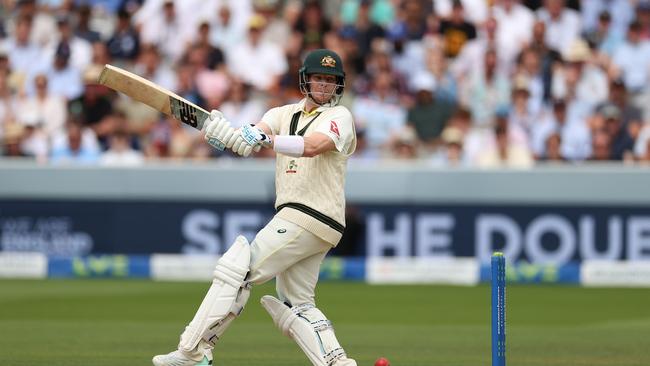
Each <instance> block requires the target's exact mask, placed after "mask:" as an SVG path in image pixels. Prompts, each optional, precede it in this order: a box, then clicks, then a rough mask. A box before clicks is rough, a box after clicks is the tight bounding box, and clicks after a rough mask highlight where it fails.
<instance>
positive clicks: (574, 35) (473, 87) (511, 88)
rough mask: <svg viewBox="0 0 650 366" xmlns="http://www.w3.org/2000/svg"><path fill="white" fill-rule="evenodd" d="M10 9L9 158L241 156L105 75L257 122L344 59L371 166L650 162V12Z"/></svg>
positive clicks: (157, 5) (262, 4) (595, 6)
mask: <svg viewBox="0 0 650 366" xmlns="http://www.w3.org/2000/svg"><path fill="white" fill-rule="evenodd" d="M0 3H1V4H2V8H1V9H2V10H0V21H1V23H0V143H1V144H0V156H2V157H13V156H16V157H18V156H20V157H31V158H33V159H35V160H36V161H39V162H43V163H52V164H61V163H81V164H107V165H137V164H142V163H143V162H145V161H147V160H151V159H160V158H167V159H170V158H171V159H193V160H207V159H234V158H235V157H234V156H233V155H232V154H230V153H228V152H219V151H216V150H214V149H212V148H210V147H209V146H208V145H207V144H205V143H204V142H203V139H202V136H201V133H200V132H199V131H196V130H193V129H191V128H189V127H186V126H184V125H182V124H180V123H178V122H177V121H174V120H171V119H169V118H167V117H165V116H164V115H161V114H160V113H158V112H156V111H154V110H153V109H151V108H149V107H146V106H144V105H143V104H141V103H138V102H134V101H133V100H131V99H129V98H127V97H125V96H123V95H119V94H117V93H115V92H113V91H111V90H109V89H107V88H106V87H104V86H101V85H97V78H98V75H99V72H100V71H101V69H102V67H103V66H104V64H107V63H110V64H114V65H117V66H120V67H123V68H126V69H128V70H131V71H133V72H135V73H137V74H139V75H141V76H143V77H145V78H147V79H149V80H151V81H153V82H155V83H157V84H159V85H162V86H164V87H166V88H168V89H170V90H172V91H174V92H176V93H177V94H179V95H181V96H183V97H184V98H186V99H188V100H190V101H192V102H194V103H196V104H198V105H201V106H203V107H204V108H205V109H208V110H210V109H219V110H221V111H222V112H223V113H224V115H225V116H226V118H228V119H229V120H230V121H232V122H233V123H234V124H235V125H242V124H245V123H256V122H258V121H259V120H260V118H261V116H262V115H263V113H264V112H265V111H266V110H268V109H269V108H271V107H274V106H278V105H282V104H286V103H289V102H295V101H297V100H299V99H301V98H302V97H303V96H302V94H301V93H300V89H299V85H298V69H299V67H300V65H301V61H302V57H303V56H304V54H305V53H306V52H307V51H309V50H311V49H315V48H329V49H332V50H334V51H336V52H337V53H338V54H339V55H341V57H342V59H343V60H344V63H345V70H346V73H347V74H346V85H345V90H346V92H345V95H344V97H343V99H342V100H341V104H343V105H345V106H347V107H348V108H349V109H350V110H351V111H352V114H353V116H354V119H355V123H356V130H357V134H358V138H359V144H358V149H357V153H356V154H355V155H354V159H356V160H360V161H372V160H378V159H386V158H392V159H421V160H423V161H426V162H429V163H430V164H432V165H434V166H443V167H446V166H477V167H498V166H507V167H528V166H531V165H533V164H535V162H537V161H553V162H555V161H557V162H583V161H603V160H604V161H609V160H612V161H624V162H628V163H632V162H649V163H650V0H636V1H635V0H589V1H582V2H578V1H568V0H567V1H565V0H541V1H517V0H433V1H432V0H370V1H368V0H328V1H297V0H230V1H228V0H176V1H170V0H146V1H142V0H140V1H136V0H131V1H130V0H94V1H93V0H88V1H75V0H38V1H37V0H17V1H16V0H0ZM272 154H273V151H272V150H269V149H263V151H261V152H260V153H259V154H258V157H259V158H265V157H269V156H270V155H272Z"/></svg>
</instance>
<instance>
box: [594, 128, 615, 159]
mask: <svg viewBox="0 0 650 366" xmlns="http://www.w3.org/2000/svg"><path fill="white" fill-rule="evenodd" d="M611 156H612V155H611V137H610V136H609V134H608V133H607V132H606V131H604V130H596V131H594V134H593V138H592V143H591V156H590V157H589V160H591V161H608V160H611Z"/></svg>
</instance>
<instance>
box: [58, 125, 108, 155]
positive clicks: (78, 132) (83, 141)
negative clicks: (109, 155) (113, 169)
mask: <svg viewBox="0 0 650 366" xmlns="http://www.w3.org/2000/svg"><path fill="white" fill-rule="evenodd" d="M99 158H100V149H99V145H98V143H97V139H96V137H95V133H94V132H93V131H92V130H91V129H90V128H87V127H82V126H81V124H79V123H77V122H70V123H68V124H67V127H66V131H65V132H64V133H61V134H58V135H56V136H54V138H53V142H52V151H51V154H50V161H51V162H52V163H53V164H96V163H97V162H99Z"/></svg>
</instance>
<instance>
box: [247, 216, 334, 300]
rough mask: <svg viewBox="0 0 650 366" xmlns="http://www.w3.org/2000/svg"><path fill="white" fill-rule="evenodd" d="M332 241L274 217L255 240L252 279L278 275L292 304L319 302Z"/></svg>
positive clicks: (255, 281) (281, 289) (258, 281)
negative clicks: (321, 277) (318, 288)
mask: <svg viewBox="0 0 650 366" xmlns="http://www.w3.org/2000/svg"><path fill="white" fill-rule="evenodd" d="M331 248H332V245H331V244H330V243H328V242H326V241H325V240H323V239H321V238H319V237H318V236H316V235H314V234H312V233H311V232H309V231H307V230H305V229H303V228H302V227H300V226H298V225H296V224H294V223H292V222H289V221H287V220H284V219H281V218H279V217H274V218H273V219H271V221H270V222H269V223H268V224H267V225H266V226H265V227H264V228H263V229H262V230H260V231H259V232H258V233H257V235H256V236H255V240H253V242H252V243H251V265H250V274H249V277H248V281H249V282H251V283H253V284H262V283H264V282H266V281H268V280H270V279H272V278H273V277H275V278H276V291H277V293H278V297H279V299H280V300H281V301H283V302H288V303H289V304H290V305H292V306H296V305H301V304H306V303H310V304H315V300H314V297H315V288H316V282H318V273H319V272H320V265H321V263H322V262H323V259H324V258H325V255H326V254H327V252H328V251H329V250H330V249H331Z"/></svg>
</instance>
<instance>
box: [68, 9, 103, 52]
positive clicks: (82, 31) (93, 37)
mask: <svg viewBox="0 0 650 366" xmlns="http://www.w3.org/2000/svg"><path fill="white" fill-rule="evenodd" d="M91 17H92V9H91V8H90V5H88V4H81V5H80V6H79V7H78V8H77V26H76V27H75V30H74V34H75V36H77V37H79V38H81V39H85V40H86V41H88V42H89V43H90V44H93V43H95V42H100V41H101V35H100V34H99V32H97V31H94V30H92V29H91V27H90V18H91Z"/></svg>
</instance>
